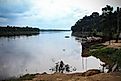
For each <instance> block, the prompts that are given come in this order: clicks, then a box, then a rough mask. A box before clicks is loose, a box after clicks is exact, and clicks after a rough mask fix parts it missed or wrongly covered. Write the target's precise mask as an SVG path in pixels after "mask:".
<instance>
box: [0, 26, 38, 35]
mask: <svg viewBox="0 0 121 81" xmlns="http://www.w3.org/2000/svg"><path fill="white" fill-rule="evenodd" d="M39 31H40V29H39V28H32V27H28V26H26V27H15V26H9V25H7V26H6V27H3V26H0V36H16V35H33V34H39Z"/></svg>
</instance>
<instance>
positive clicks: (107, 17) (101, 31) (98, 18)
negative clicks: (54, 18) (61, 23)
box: [71, 5, 121, 41]
mask: <svg viewBox="0 0 121 81" xmlns="http://www.w3.org/2000/svg"><path fill="white" fill-rule="evenodd" d="M71 30H72V35H74V36H83V35H84V36H87V35H88V36H92V35H93V36H95V35H98V36H103V37H105V38H108V39H109V40H110V39H116V41H117V40H118V39H119V35H120V33H121V8H119V7H117V9H116V10H115V11H114V10H113V7H112V6H110V5H106V7H104V8H102V14H101V15H99V13H98V12H93V13H92V14H91V15H90V16H85V17H83V18H82V19H79V20H78V21H77V22H76V24H75V25H74V26H72V27H71Z"/></svg>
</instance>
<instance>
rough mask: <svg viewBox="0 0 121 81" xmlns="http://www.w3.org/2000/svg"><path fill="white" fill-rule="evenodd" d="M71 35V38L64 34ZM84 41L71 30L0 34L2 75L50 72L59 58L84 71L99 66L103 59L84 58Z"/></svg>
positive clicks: (79, 70)
mask: <svg viewBox="0 0 121 81" xmlns="http://www.w3.org/2000/svg"><path fill="white" fill-rule="evenodd" d="M65 36H70V38H65ZM81 52H82V46H81V43H79V42H78V41H76V40H75V38H74V37H71V32H40V34H39V35H37V36H29V37H26V36H21V37H10V38H5V37H1V38H0V78H4V77H12V76H20V75H23V74H26V73H36V72H40V73H42V72H48V73H51V71H50V70H49V69H50V68H51V67H53V66H54V65H55V63H56V62H58V61H60V60H63V61H64V63H65V64H67V63H68V64H69V65H71V66H73V67H76V68H77V72H83V71H86V70H88V69H91V68H95V69H96V68H97V69H99V68H100V67H101V66H100V60H99V59H96V58H95V57H92V56H91V57H88V58H82V57H81Z"/></svg>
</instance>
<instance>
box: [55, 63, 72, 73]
mask: <svg viewBox="0 0 121 81" xmlns="http://www.w3.org/2000/svg"><path fill="white" fill-rule="evenodd" d="M64 70H65V71H66V72H70V66H69V65H68V64H66V65H65V64H64V63H63V61H60V62H58V63H56V66H55V71H56V72H59V73H63V71H64Z"/></svg>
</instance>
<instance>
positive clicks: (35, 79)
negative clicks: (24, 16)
mask: <svg viewBox="0 0 121 81" xmlns="http://www.w3.org/2000/svg"><path fill="white" fill-rule="evenodd" d="M90 73H91V72H90ZM93 73H94V72H93ZM83 74H84V73H71V74H64V73H54V74H47V73H42V74H39V73H37V74H26V75H24V76H21V77H20V78H19V79H11V80H4V81H121V73H120V72H112V73H96V74H93V75H86V76H84V75H83ZM85 74H89V71H87V72H86V73H85Z"/></svg>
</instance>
